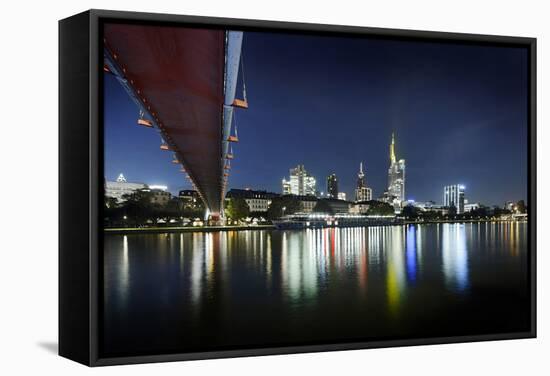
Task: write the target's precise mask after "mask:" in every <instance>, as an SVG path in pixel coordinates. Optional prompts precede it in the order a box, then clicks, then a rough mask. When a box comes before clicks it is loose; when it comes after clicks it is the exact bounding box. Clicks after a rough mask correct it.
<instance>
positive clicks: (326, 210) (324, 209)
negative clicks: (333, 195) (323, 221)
mask: <svg viewBox="0 0 550 376" xmlns="http://www.w3.org/2000/svg"><path fill="white" fill-rule="evenodd" d="M313 211H314V212H315V213H323V214H331V215H332V214H334V210H332V207H331V206H330V204H329V203H328V202H327V201H326V200H319V201H317V204H316V205H315V207H314V208H313Z"/></svg>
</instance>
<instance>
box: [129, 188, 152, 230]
mask: <svg viewBox="0 0 550 376" xmlns="http://www.w3.org/2000/svg"><path fill="white" fill-rule="evenodd" d="M122 199H123V200H125V202H123V203H122V205H121V209H122V213H123V215H124V216H126V217H127V222H128V223H133V224H134V226H137V225H142V224H145V223H147V220H148V219H152V218H153V217H154V214H153V209H154V207H153V205H152V204H151V191H149V190H145V189H138V190H136V191H134V192H132V193H130V194H125V195H123V196H122Z"/></svg>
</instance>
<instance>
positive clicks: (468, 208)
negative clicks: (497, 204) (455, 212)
mask: <svg viewBox="0 0 550 376" xmlns="http://www.w3.org/2000/svg"><path fill="white" fill-rule="evenodd" d="M480 207H481V204H480V203H479V202H476V203H472V204H464V213H469V212H471V211H472V210H477V209H479V208H480Z"/></svg>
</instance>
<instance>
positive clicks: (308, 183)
mask: <svg viewBox="0 0 550 376" xmlns="http://www.w3.org/2000/svg"><path fill="white" fill-rule="evenodd" d="M315 184H316V181H315V178H314V177H313V176H311V175H309V174H308V173H307V171H306V169H305V167H304V165H298V166H296V167H295V168H291V169H290V179H289V180H286V179H283V181H282V188H283V194H293V195H300V196H307V195H309V196H314V195H315Z"/></svg>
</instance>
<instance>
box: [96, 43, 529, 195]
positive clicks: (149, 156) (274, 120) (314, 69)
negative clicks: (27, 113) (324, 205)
mask: <svg viewBox="0 0 550 376" xmlns="http://www.w3.org/2000/svg"><path fill="white" fill-rule="evenodd" d="M243 54H244V69H245V78H246V88H247V95H248V101H249V105H250V107H249V109H248V110H237V111H236V121H237V124H238V128H239V139H240V142H239V143H238V144H236V145H234V149H233V150H234V154H235V160H234V161H233V162H234V163H233V164H232V173H231V176H230V180H229V187H230V188H245V187H250V188H252V189H265V190H268V191H273V192H278V193H280V192H281V179H282V178H283V177H287V178H288V174H289V169H290V168H292V167H295V166H296V165H297V164H304V165H305V167H306V169H307V170H308V172H310V173H311V174H312V175H313V176H315V178H316V179H317V186H318V190H319V191H323V192H326V177H327V176H328V175H329V174H331V173H336V175H337V176H338V180H339V181H338V183H339V188H340V191H344V192H346V194H347V195H348V199H352V198H353V190H354V188H355V183H356V179H357V172H358V169H359V162H361V161H363V163H364V166H365V172H366V180H367V185H368V186H370V187H371V188H372V189H373V195H374V197H378V196H380V195H381V194H382V193H383V191H384V190H385V188H386V185H387V170H388V166H389V143H390V139H391V132H392V131H394V132H395V133H396V152H397V157H398V158H399V159H401V158H403V159H405V160H406V198H407V199H414V200H417V201H427V200H434V201H436V202H438V203H441V201H442V196H443V186H444V185H448V184H456V183H461V184H464V185H465V186H466V198H467V199H468V200H469V201H470V202H481V203H484V204H486V205H502V204H503V203H504V202H505V201H509V200H513V201H517V200H519V199H526V198H527V124H528V123H527V98H528V92H527V82H528V77H527V65H528V57H527V50H526V49H520V48H512V47H490V46H481V45H480V46H474V45H459V44H440V43H432V42H430V43H428V42H417V41H415V42H412V41H407V42H405V41H390V40H375V39H364V38H361V39H359V38H342V37H337V38H336V37H326V36H305V35H291V34H270V33H250V32H247V33H245V35H244V40H243ZM104 100H105V176H106V178H107V180H114V179H116V177H117V175H118V174H119V173H121V172H122V173H124V175H125V176H126V178H127V179H128V181H132V182H143V183H147V184H165V185H168V187H169V190H170V191H172V192H173V193H177V191H178V190H179V189H190V186H189V184H188V183H187V181H186V179H184V177H183V175H182V174H181V172H179V171H178V166H176V165H174V164H172V163H170V160H171V158H172V156H171V153H169V152H164V151H161V150H160V149H159V145H160V138H159V136H158V133H157V132H155V131H154V130H151V129H147V128H144V127H139V126H137V125H136V119H137V117H138V110H137V107H136V105H135V104H134V103H133V102H132V101H131V100H130V98H129V97H128V95H127V94H126V92H125V91H124V90H123V89H122V87H121V86H120V85H119V84H118V82H117V81H116V80H115V79H114V78H113V77H111V76H110V75H106V76H105V96H104Z"/></svg>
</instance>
